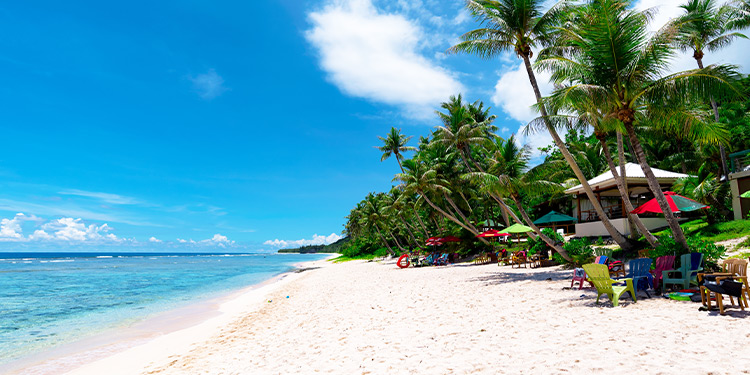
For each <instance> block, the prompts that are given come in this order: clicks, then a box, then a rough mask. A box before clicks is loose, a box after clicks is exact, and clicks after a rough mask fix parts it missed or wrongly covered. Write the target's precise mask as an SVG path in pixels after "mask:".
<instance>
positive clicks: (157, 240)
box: [148, 237, 162, 243]
mask: <svg viewBox="0 0 750 375" xmlns="http://www.w3.org/2000/svg"><path fill="white" fill-rule="evenodd" d="M148 242H154V243H161V242H162V240H160V239H158V238H156V237H151V238H149V239H148Z"/></svg>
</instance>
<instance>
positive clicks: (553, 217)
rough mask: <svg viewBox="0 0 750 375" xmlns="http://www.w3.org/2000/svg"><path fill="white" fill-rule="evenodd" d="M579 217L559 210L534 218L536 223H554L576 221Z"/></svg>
mask: <svg viewBox="0 0 750 375" xmlns="http://www.w3.org/2000/svg"><path fill="white" fill-rule="evenodd" d="M576 221H578V219H576V218H574V217H573V216H568V215H565V214H561V213H559V212H557V211H550V212H548V213H547V214H546V215H544V216H542V217H540V218H538V219H536V220H534V224H536V225H541V224H552V223H575V222H576Z"/></svg>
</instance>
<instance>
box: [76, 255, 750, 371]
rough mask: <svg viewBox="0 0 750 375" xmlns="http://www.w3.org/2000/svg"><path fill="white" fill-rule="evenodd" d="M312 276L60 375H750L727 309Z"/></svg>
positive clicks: (537, 283) (542, 286)
mask: <svg viewBox="0 0 750 375" xmlns="http://www.w3.org/2000/svg"><path fill="white" fill-rule="evenodd" d="M320 267H321V268H317V269H313V270H310V271H307V272H302V273H292V274H289V275H288V276H287V277H285V278H284V280H282V281H281V282H279V283H274V284H271V285H268V286H265V287H262V288H259V289H256V290H255V291H251V292H249V293H247V294H243V295H241V296H238V297H237V298H235V299H233V300H231V301H228V302H226V303H224V304H223V305H222V306H221V307H220V311H221V312H222V314H221V315H219V316H217V317H214V318H211V319H208V320H207V321H205V322H203V323H201V324H199V325H197V326H194V327H190V328H187V329H184V330H181V331H177V332H173V333H169V334H167V335H164V336H160V337H158V338H156V339H153V340H151V341H149V342H147V343H145V344H143V345H140V346H138V347H134V348H131V349H128V350H126V351H124V352H121V353H118V354H115V355H113V356H110V357H107V358H104V359H101V360H98V361H94V362H92V363H89V364H87V365H85V366H82V367H80V368H78V369H76V370H74V371H72V372H71V374H104V373H106V374H289V373H299V374H309V373H332V374H474V373H478V374H503V373H507V374H518V373H523V374H582V373H583V374H586V373H608V374H625V373H634V372H641V373H648V374H676V373H680V374H681V375H687V374H708V373H712V374H742V373H750V344H748V343H750V324H748V323H747V318H748V317H749V316H750V313H748V312H745V313H742V312H740V311H739V309H733V310H730V312H729V314H728V316H718V314H717V313H715V312H712V313H707V312H700V311H698V307H699V304H696V303H690V302H677V301H670V300H665V299H662V298H651V299H648V298H645V295H644V294H643V292H641V293H640V294H639V297H642V298H639V300H638V303H632V302H631V301H630V300H629V299H627V298H626V299H625V301H624V302H623V301H621V307H618V308H613V307H612V305H611V304H610V303H606V302H605V303H604V304H603V305H601V306H595V305H594V299H595V294H594V292H593V291H592V290H585V289H584V290H583V291H579V290H577V289H576V290H564V289H563V288H564V287H567V286H569V285H570V281H569V280H570V278H569V277H570V271H566V270H561V269H559V268H557V267H555V268H546V269H534V270H528V269H520V270H518V269H511V268H510V267H498V266H497V265H483V266H473V265H457V266H449V267H430V268H420V269H406V270H400V269H397V268H396V267H395V265H393V264H392V263H387V264H381V263H376V262H361V261H356V262H347V263H344V264H331V263H330V262H321V266H320ZM287 295H288V296H289V298H288V299H287V298H286V296H287ZM267 300H272V302H271V303H268V302H267ZM603 300H605V301H606V298H603Z"/></svg>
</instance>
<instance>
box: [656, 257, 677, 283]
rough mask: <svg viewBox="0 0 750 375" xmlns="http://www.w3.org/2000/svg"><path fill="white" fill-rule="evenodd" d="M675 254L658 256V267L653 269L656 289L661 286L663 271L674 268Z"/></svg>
mask: <svg viewBox="0 0 750 375" xmlns="http://www.w3.org/2000/svg"><path fill="white" fill-rule="evenodd" d="M674 259H675V257H674V255H664V256H661V257H658V258H656V269H654V270H653V271H651V272H652V273H653V274H654V289H656V288H658V287H659V283H660V282H661V279H662V271H667V270H671V269H674Z"/></svg>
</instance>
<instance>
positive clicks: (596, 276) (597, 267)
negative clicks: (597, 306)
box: [583, 263, 637, 307]
mask: <svg viewBox="0 0 750 375" xmlns="http://www.w3.org/2000/svg"><path fill="white" fill-rule="evenodd" d="M583 269H584V270H585V271H586V275H587V276H588V278H589V280H590V281H591V283H592V284H594V287H595V288H596V303H599V297H601V295H602V294H606V295H607V297H609V300H610V301H612V304H613V305H615V307H616V306H617V305H618V304H619V301H620V296H622V294H623V293H625V292H629V293H630V298H632V299H633V302H637V301H636V300H635V298H636V297H635V288H633V279H620V280H613V279H612V278H611V277H609V268H607V266H605V265H604V264H595V263H591V264H584V265H583ZM623 281H624V282H625V286H619V285H612V284H617V283H621V282H623Z"/></svg>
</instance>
